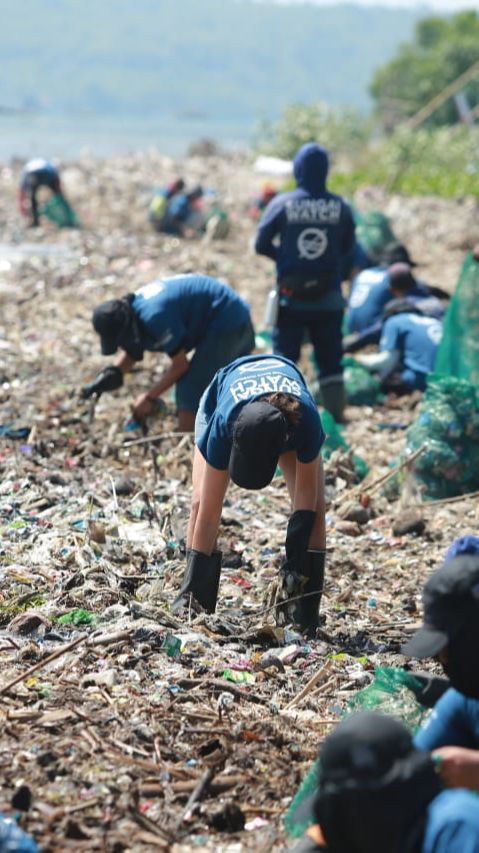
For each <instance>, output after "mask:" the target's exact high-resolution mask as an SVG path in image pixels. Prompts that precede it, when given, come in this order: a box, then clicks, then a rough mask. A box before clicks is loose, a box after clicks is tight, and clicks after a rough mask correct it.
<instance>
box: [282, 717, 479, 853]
mask: <svg viewBox="0 0 479 853" xmlns="http://www.w3.org/2000/svg"><path fill="white" fill-rule="evenodd" d="M317 784H318V787H317V790H316V792H313V793H312V794H311V795H310V796H309V797H308V798H307V799H304V800H303V802H302V803H299V804H298V807H297V810H298V811H299V810H300V809H301V812H302V814H301V818H302V819H303V820H304V819H309V820H312V821H314V822H313V825H312V826H311V827H310V829H309V830H307V833H306V836H305V837H304V838H303V839H302V841H301V842H300V843H299V844H298V845H296V846H295V847H294V853H314V851H321V850H327V851H329V853H459V851H463V850H464V851H466V850H467V851H468V853H479V800H478V799H477V797H476V796H474V795H473V794H471V793H470V792H469V791H448V790H444V789H443V786H442V783H441V779H440V777H439V776H438V774H437V772H436V767H435V764H434V760H433V758H432V757H431V755H430V754H429V753H428V752H422V751H421V750H419V749H417V748H415V746H414V743H413V739H412V737H411V735H410V733H409V732H408V730H407V728H406V727H405V725H404V724H403V723H402V722H400V721H399V720H396V719H394V718H392V717H388V716H386V715H385V714H379V713H376V712H372V711H367V712H363V713H360V714H352V715H351V716H348V717H347V718H346V719H345V720H343V721H342V722H341V723H339V725H338V726H337V728H336V729H335V730H334V731H333V732H332V733H331V734H330V735H328V737H327V738H326V740H325V741H324V743H323V745H322V747H321V751H320V755H319V765H318V781H317ZM298 819H299V816H298Z"/></svg>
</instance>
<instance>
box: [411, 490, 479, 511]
mask: <svg viewBox="0 0 479 853" xmlns="http://www.w3.org/2000/svg"><path fill="white" fill-rule="evenodd" d="M469 498H479V492H467V493H466V494H465V495H456V497H455V498H441V499H440V500H438V501H424V503H421V509H428V507H433V508H434V509H435V508H436V507H437V506H444V504H457V503H460V502H461V501H467V500H469Z"/></svg>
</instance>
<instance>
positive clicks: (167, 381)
mask: <svg viewBox="0 0 479 853" xmlns="http://www.w3.org/2000/svg"><path fill="white" fill-rule="evenodd" d="M92 322H93V327H94V329H95V331H96V332H97V333H98V335H99V336H100V340H101V351H102V354H103V355H113V354H114V353H116V352H117V351H118V350H120V354H119V356H118V357H117V360H116V363H115V364H114V365H111V366H109V367H106V368H105V369H104V370H102V371H101V372H100V373H99V374H98V376H97V377H96V378H95V379H94V380H93V382H90V383H89V384H88V385H85V386H84V388H83V389H82V396H83V397H84V398H88V397H90V396H92V395H93V394H102V393H104V392H105V391H114V390H116V389H117V388H120V387H121V386H122V385H123V377H124V375H125V373H128V371H130V370H131V369H132V368H133V366H134V364H135V363H136V362H137V361H141V360H142V359H143V355H144V353H145V351H151V352H160V353H166V355H168V356H169V357H170V359H171V364H170V366H169V367H168V368H167V369H166V370H165V371H164V373H163V375H162V376H161V378H160V379H159V381H158V382H155V384H154V385H152V387H151V388H150V389H149V391H148V392H146V393H143V394H140V395H139V396H138V397H137V398H136V399H135V402H134V406H133V416H134V417H135V418H136V420H138V421H143V420H144V419H145V418H147V417H148V415H150V414H151V412H152V410H153V408H154V404H155V400H157V399H158V398H159V397H161V396H162V395H163V394H164V393H165V391H167V390H168V389H169V388H171V387H172V386H173V385H175V386H176V405H177V410H178V428H179V430H180V431H182V432H191V431H192V430H193V427H194V421H195V414H196V410H197V408H198V402H199V399H200V397H201V395H202V393H203V391H204V389H205V388H206V386H207V385H208V383H209V382H210V380H211V379H212V378H213V376H214V374H215V372H216V371H217V370H218V369H219V368H220V367H223V366H224V365H225V364H228V363H229V362H230V361H232V360H233V359H235V358H238V357H239V356H242V355H247V354H248V353H250V352H251V351H252V349H253V348H254V329H253V326H252V323H251V317H250V312H249V308H248V305H247V304H246V303H245V302H244V301H243V300H242V299H241V298H240V297H239V296H238V294H237V293H235V292H234V290H232V289H231V288H230V287H228V285H226V284H223V282H220V281H217V280H216V279H214V278H210V277H209V276H206V275H199V274H191V275H179V276H174V277H172V278H164V279H158V280H156V281H153V282H152V283H151V284H147V285H146V286H145V287H141V288H140V289H139V290H137V291H136V293H130V294H128V295H127V296H125V297H123V299H110V300H108V301H107V302H104V303H102V304H101V305H99V306H98V308H95V310H94V312H93V317H92ZM193 350H194V354H193V356H192V357H190V353H191V352H192V351H193Z"/></svg>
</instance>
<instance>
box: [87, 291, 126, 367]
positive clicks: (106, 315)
mask: <svg viewBox="0 0 479 853" xmlns="http://www.w3.org/2000/svg"><path fill="white" fill-rule="evenodd" d="M125 319H126V318H125V309H124V303H123V300H121V299H109V300H108V302H102V304H101V305H99V306H98V308H95V310H94V312H93V316H92V323H93V328H94V329H95V332H97V333H98V334H99V335H100V341H101V352H102V355H113V353H115V352H116V351H117V349H118V339H119V337H120V335H121V332H122V331H123V329H124V326H125Z"/></svg>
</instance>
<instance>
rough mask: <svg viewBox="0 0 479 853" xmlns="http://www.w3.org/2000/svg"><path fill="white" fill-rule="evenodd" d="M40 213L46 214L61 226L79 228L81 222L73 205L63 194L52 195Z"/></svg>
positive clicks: (51, 220)
mask: <svg viewBox="0 0 479 853" xmlns="http://www.w3.org/2000/svg"><path fill="white" fill-rule="evenodd" d="M40 213H41V214H42V215H43V216H46V217H47V219H49V220H50V222H53V223H54V224H55V225H58V227H59V228H79V227H80V222H79V220H78V218H77V215H76V213H75V211H74V210H73V208H72V206H71V205H70V204H68V202H67V200H66V198H65V197H64V196H62V195H61V194H57V195H54V196H52V197H51V199H49V200H48V201H47V202H46V204H44V205H43V207H42V208H41V209H40Z"/></svg>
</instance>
